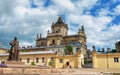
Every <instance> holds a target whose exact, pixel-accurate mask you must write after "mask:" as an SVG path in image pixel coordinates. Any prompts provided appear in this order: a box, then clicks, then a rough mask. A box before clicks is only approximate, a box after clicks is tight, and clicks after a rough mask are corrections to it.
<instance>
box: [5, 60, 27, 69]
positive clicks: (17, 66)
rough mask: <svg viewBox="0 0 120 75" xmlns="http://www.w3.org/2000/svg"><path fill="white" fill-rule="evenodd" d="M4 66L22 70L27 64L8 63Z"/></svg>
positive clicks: (18, 62)
mask: <svg viewBox="0 0 120 75" xmlns="http://www.w3.org/2000/svg"><path fill="white" fill-rule="evenodd" d="M4 64H5V65H6V66H7V67H10V68H15V67H16V68H21V67H24V66H25V63H24V62H20V61H6V62H5V63H4Z"/></svg>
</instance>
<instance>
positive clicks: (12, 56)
mask: <svg viewBox="0 0 120 75" xmlns="http://www.w3.org/2000/svg"><path fill="white" fill-rule="evenodd" d="M10 45H11V49H10V53H9V58H8V61H18V60H19V50H18V49H19V41H18V40H17V37H15V38H14V40H13V41H11V42H10Z"/></svg>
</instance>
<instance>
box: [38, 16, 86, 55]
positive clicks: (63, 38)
mask: <svg viewBox="0 0 120 75" xmlns="http://www.w3.org/2000/svg"><path fill="white" fill-rule="evenodd" d="M51 29H52V30H51V32H49V30H48V33H47V36H46V38H42V36H41V34H40V35H37V39H36V47H41V46H59V45H68V44H69V43H71V42H73V43H76V42H79V43H81V45H82V47H83V49H84V54H86V52H87V46H86V35H85V30H84V26H82V27H81V29H78V33H77V34H76V35H68V29H69V27H68V24H66V23H65V22H63V20H62V17H61V16H59V17H58V20H57V22H55V23H52V26H51Z"/></svg>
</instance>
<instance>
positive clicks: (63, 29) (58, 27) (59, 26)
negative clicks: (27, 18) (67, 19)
mask: <svg viewBox="0 0 120 75" xmlns="http://www.w3.org/2000/svg"><path fill="white" fill-rule="evenodd" d="M51 29H52V33H55V34H59V35H61V36H67V33H68V25H67V24H65V23H64V22H63V20H62V17H61V16H59V17H58V20H57V22H56V23H52V26H51Z"/></svg>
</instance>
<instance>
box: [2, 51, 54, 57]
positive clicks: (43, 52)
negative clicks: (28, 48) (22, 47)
mask: <svg viewBox="0 0 120 75" xmlns="http://www.w3.org/2000/svg"><path fill="white" fill-rule="evenodd" d="M28 54H55V52H54V51H37V52H21V53H20V55H28ZM8 55H9V53H6V54H5V53H2V54H0V56H8Z"/></svg>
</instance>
